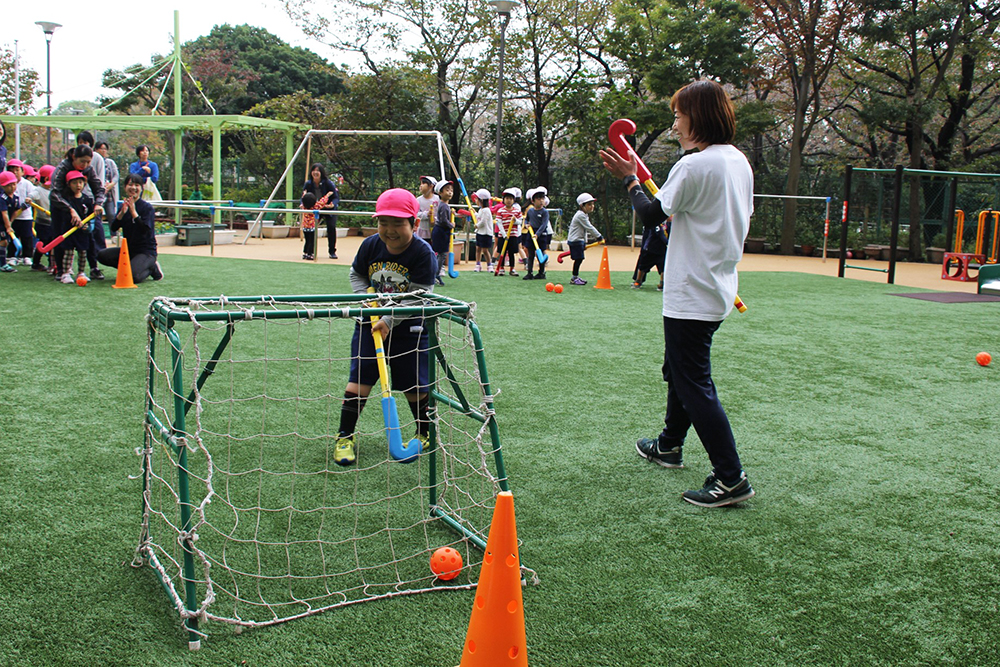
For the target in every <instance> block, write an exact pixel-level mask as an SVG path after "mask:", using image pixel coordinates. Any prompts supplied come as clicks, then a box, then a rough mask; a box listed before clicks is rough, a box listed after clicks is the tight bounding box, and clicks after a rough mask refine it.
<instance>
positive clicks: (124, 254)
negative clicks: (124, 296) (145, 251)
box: [114, 236, 135, 289]
mask: <svg viewBox="0 0 1000 667" xmlns="http://www.w3.org/2000/svg"><path fill="white" fill-rule="evenodd" d="M130 287H135V283H134V282H132V262H130V261H129V258H128V241H126V240H125V237H124V236H123V237H122V245H121V247H120V248H118V275H117V276H116V277H115V284H114V288H115V289H122V288H125V289H128V288H130Z"/></svg>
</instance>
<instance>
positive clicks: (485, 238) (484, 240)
mask: <svg viewBox="0 0 1000 667" xmlns="http://www.w3.org/2000/svg"><path fill="white" fill-rule="evenodd" d="M476 247H477V248H485V249H487V250H489V249H490V248H492V247H493V237H492V236H491V235H489V234H476Z"/></svg>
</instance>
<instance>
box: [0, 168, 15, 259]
mask: <svg viewBox="0 0 1000 667" xmlns="http://www.w3.org/2000/svg"><path fill="white" fill-rule="evenodd" d="M16 187H17V176H15V175H14V174H13V173H12V172H9V171H2V172H0V188H2V189H3V190H2V192H0V223H2V224H0V271H2V272H4V273H14V272H16V271H17V269H15V268H14V267H13V266H11V265H10V264H8V263H7V244H8V243H10V242H11V241H13V239H14V230H13V228H12V227H11V221H12V220H11V214H12V213H14V212H16V211H17V209H18V206H17V195H15V194H14V190H15V188H16Z"/></svg>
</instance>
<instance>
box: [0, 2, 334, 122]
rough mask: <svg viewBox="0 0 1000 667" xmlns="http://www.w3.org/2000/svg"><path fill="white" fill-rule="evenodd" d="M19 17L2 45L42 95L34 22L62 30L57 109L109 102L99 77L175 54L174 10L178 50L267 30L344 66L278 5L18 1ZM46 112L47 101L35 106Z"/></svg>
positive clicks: (11, 18) (0, 39)
mask: <svg viewBox="0 0 1000 667" xmlns="http://www.w3.org/2000/svg"><path fill="white" fill-rule="evenodd" d="M14 6H16V7H17V9H16V10H13V8H8V9H7V10H5V11H4V16H3V31H2V32H0V35H2V36H0V44H2V45H3V46H4V47H7V48H10V49H11V50H13V49H14V40H15V39H17V40H18V42H17V50H18V54H19V55H20V58H21V65H22V67H27V68H30V69H33V70H35V71H36V72H38V75H39V89H40V90H43V91H44V90H45V34H44V33H43V32H42V29H41V28H40V27H38V26H37V25H35V21H52V22H54V23H61V24H62V27H61V28H59V29H58V30H56V32H55V35H54V36H53V38H52V107H53V108H55V107H58V106H59V104H60V103H61V102H65V101H68V100H80V99H83V100H95V99H96V98H97V97H98V96H99V95H101V94H108V93H109V92H110V91H105V90H103V89H102V88H101V74H103V72H104V70H106V69H109V68H114V69H120V68H122V67H127V66H128V65H132V64H134V63H143V64H144V65H148V64H149V63H150V56H152V54H154V53H160V54H167V53H168V52H170V51H171V50H172V48H173V46H172V45H173V40H172V36H173V31H174V10H175V9H177V10H179V11H180V19H181V43H184V42H188V41H190V40H192V39H196V38H198V37H200V36H202V35H207V34H208V33H209V32H211V30H212V27H213V26H215V25H217V24H223V23H229V24H231V25H240V24H243V23H247V24H250V25H253V26H258V27H264V28H266V29H267V30H268V31H270V32H271V33H273V34H275V35H277V36H278V37H280V38H281V39H283V40H285V41H286V42H288V43H289V44H291V45H293V46H302V47H305V48H308V49H311V50H312V51H315V52H316V53H318V54H319V55H320V56H321V57H323V58H325V59H327V60H330V61H331V62H333V63H335V64H341V63H342V62H344V60H345V59H344V58H343V57H342V56H337V55H336V54H334V53H333V52H332V51H331V49H329V48H328V47H325V46H324V45H322V44H320V43H319V42H317V41H315V40H312V39H308V38H306V37H305V35H303V33H302V31H301V30H299V29H298V28H296V27H295V25H294V24H293V23H292V20H291V19H290V18H289V17H288V15H287V14H285V12H284V10H283V9H281V8H280V5H279V3H278V2H276V1H275V0H250V2H239V3H237V2H230V1H227V0H222V1H221V2H219V1H213V0H174V2H172V3H169V4H168V3H164V4H163V5H160V4H159V3H158V2H148V1H146V0H139V1H138V2H82V3H81V2H79V0H77V1H74V2H69V1H67V0H49V1H45V0H43V1H42V2H39V3H38V4H37V5H36V4H35V3H34V2H30V1H25V0H17V2H16V3H15V5H14ZM34 108H35V110H36V111H41V110H42V109H44V108H45V98H44V96H43V97H42V98H41V99H39V100H37V101H36V102H35V106H34Z"/></svg>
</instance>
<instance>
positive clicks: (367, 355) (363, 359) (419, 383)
mask: <svg viewBox="0 0 1000 667" xmlns="http://www.w3.org/2000/svg"><path fill="white" fill-rule="evenodd" d="M383 344H384V346H385V361H386V364H387V365H388V366H389V380H390V382H389V383H390V384H391V385H392V388H393V389H394V390H396V391H404V392H419V393H423V392H426V391H427V388H428V385H427V357H428V352H427V332H426V331H425V330H424V325H423V322H422V321H421V320H414V319H409V320H404V321H403V322H400V323H399V324H398V325H397V326H395V327H393V328H392V330H391V331H390V332H389V335H388V336H387V337H386V339H385V340H384V342H383ZM378 381H379V378H378V361H376V359H375V341H374V339H373V338H372V325H371V323H369V322H365V323H364V325H360V324H359V325H357V326H355V327H354V336H353V337H352V338H351V372H350V382H356V383H358V384H364V385H375V384H378Z"/></svg>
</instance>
